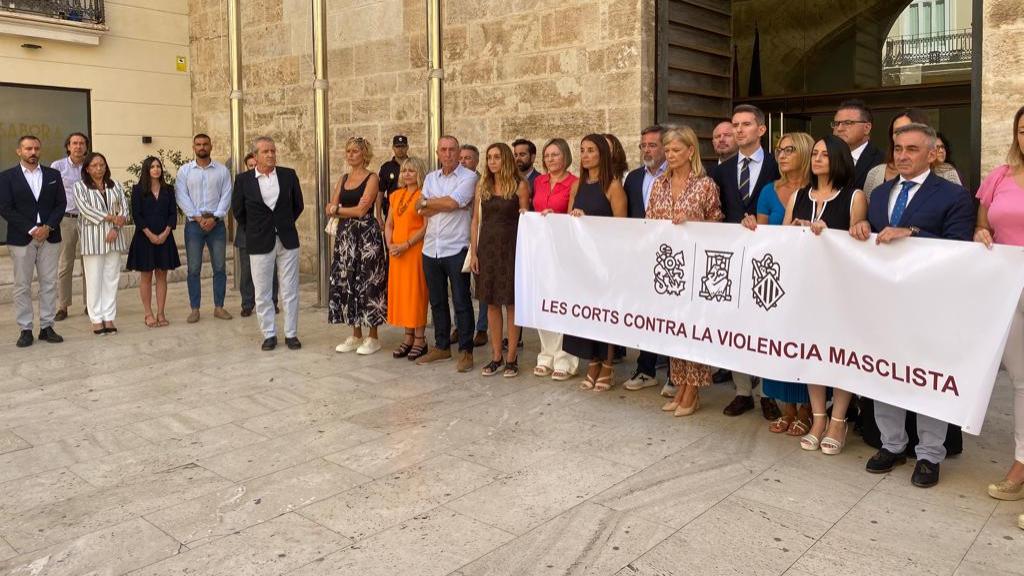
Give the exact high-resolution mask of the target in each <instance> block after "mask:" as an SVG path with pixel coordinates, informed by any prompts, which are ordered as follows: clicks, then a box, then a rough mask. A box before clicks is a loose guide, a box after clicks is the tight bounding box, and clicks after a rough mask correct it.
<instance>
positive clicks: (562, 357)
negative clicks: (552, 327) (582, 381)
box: [537, 330, 580, 374]
mask: <svg viewBox="0 0 1024 576" xmlns="http://www.w3.org/2000/svg"><path fill="white" fill-rule="evenodd" d="M537 332H538V333H539V334H540V354H537V366H547V367H548V368H551V369H552V370H561V371H564V372H566V373H568V374H576V371H577V370H579V367H580V359H579V358H577V357H575V356H573V355H572V354H569V353H568V352H566V351H564V350H562V334H559V333H558V332H548V331H547V330H537Z"/></svg>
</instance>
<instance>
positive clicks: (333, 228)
mask: <svg viewBox="0 0 1024 576" xmlns="http://www.w3.org/2000/svg"><path fill="white" fill-rule="evenodd" d="M324 233H325V234H327V235H328V236H332V237H333V236H337V235H338V217H337V216H331V219H330V220H328V221H327V226H324Z"/></svg>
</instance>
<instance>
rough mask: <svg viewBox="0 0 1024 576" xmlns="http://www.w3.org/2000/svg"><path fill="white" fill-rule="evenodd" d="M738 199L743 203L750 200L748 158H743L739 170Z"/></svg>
mask: <svg viewBox="0 0 1024 576" xmlns="http://www.w3.org/2000/svg"><path fill="white" fill-rule="evenodd" d="M740 197H741V198H743V201H744V202H746V201H747V198H750V158H744V159H743V167H742V168H740Z"/></svg>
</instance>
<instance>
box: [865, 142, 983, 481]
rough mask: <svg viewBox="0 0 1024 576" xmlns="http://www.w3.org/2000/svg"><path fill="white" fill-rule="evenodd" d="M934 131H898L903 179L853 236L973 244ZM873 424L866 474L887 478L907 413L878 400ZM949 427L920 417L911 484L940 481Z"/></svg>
mask: <svg viewBox="0 0 1024 576" xmlns="http://www.w3.org/2000/svg"><path fill="white" fill-rule="evenodd" d="M935 142H936V135H935V130H933V129H932V128H930V127H928V126H925V125H924V124H908V125H906V126H903V127H901V128H899V129H897V130H896V134H895V137H894V145H893V157H894V160H895V162H896V170H897V171H899V173H900V175H899V177H898V178H893V179H892V180H890V181H889V182H885V183H884V184H882V185H881V186H879V187H878V188H876V189H875V191H874V192H873V193H872V198H873V199H874V200H873V201H872V202H871V203H870V204H869V205H868V221H867V222H859V223H857V224H854V225H853V227H852V228H850V235H851V236H853V237H854V238H856V239H858V240H862V241H863V240H867V239H868V238H870V236H871V233H872V232H876V233H877V234H878V236H876V237H875V243H876V244H889V243H891V242H896V241H899V240H900V239H902V238H909V237H911V236H918V237H922V238H946V239H949V240H964V241H970V240H971V238H972V237H973V234H974V224H975V216H976V213H975V209H974V203H973V202H972V201H971V197H970V196H969V195H968V194H965V193H964V189H963V187H961V186H958V185H956V184H953V183H951V182H949V181H947V180H944V179H942V178H940V177H938V176H936V175H935V174H934V173H933V172H932V171H931V163H932V162H934V161H935V155H936V151H935ZM875 423H877V424H878V430H879V432H880V433H881V437H882V448H881V449H880V450H879V451H878V452H877V453H875V455H874V456H872V457H871V459H870V460H868V462H867V466H866V468H867V471H868V472H873V473H876V474H884V473H886V472H889V471H890V470H892V469H893V467H895V466H897V465H899V464H903V463H904V462H906V461H907V458H906V456H904V450H906V448H907V443H908V442H909V435H908V434H907V431H906V427H905V423H906V411H905V410H904V409H902V408H897V407H896V406H891V405H889V404H886V403H884V402H880V401H878V400H875ZM947 428H948V427H947V424H946V423H945V422H943V421H941V420H936V419H934V418H930V417H928V416H924V415H923V414H918V415H917V435H918V438H919V441H918V444H917V447H916V449H915V451H916V453H917V466H916V467H915V468H914V474H913V475H912V476H911V482H912V483H913V484H914V485H915V486H918V487H921V488H928V487H930V486H934V485H935V484H938V482H939V465H940V464H941V463H942V461H943V460H944V459H945V458H946V448H945V446H943V442H944V441H945V439H946V431H947Z"/></svg>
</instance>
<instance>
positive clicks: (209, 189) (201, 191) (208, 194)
mask: <svg viewBox="0 0 1024 576" xmlns="http://www.w3.org/2000/svg"><path fill="white" fill-rule="evenodd" d="M212 150H213V143H212V141H211V140H210V137H209V136H207V135H206V134H196V135H195V136H194V137H193V138H192V151H193V152H195V155H196V158H195V160H193V161H191V162H189V163H188V164H185V165H184V166H182V167H181V168H179V169H178V174H177V177H176V178H175V182H174V195H175V198H176V199H177V201H178V207H179V208H181V211H182V212H183V213H184V214H185V217H186V218H188V221H187V222H186V223H185V254H186V257H187V259H188V299H189V305H190V306H191V308H192V313H191V314H189V316H188V323H189V324H194V323H196V322H198V321H199V305H200V300H201V296H202V290H201V286H200V272H201V271H202V266H203V247H204V246H206V248H207V249H208V250H209V251H210V264H211V265H212V266H213V306H214V309H213V315H214V317H215V318H220V319H221V320H230V319H231V314H230V313H228V311H227V310H225V309H224V294H225V293H226V292H227V283H228V277H227V270H226V264H225V261H226V258H227V255H226V252H225V251H226V249H227V229H226V227H225V225H224V218H225V217H226V216H227V213H228V209H229V208H230V207H231V174H230V173H229V172H228V169H227V167H226V166H224V165H223V164H221V163H219V162H216V161H214V160H213V159H212V158H210V152H211V151H212Z"/></svg>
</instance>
